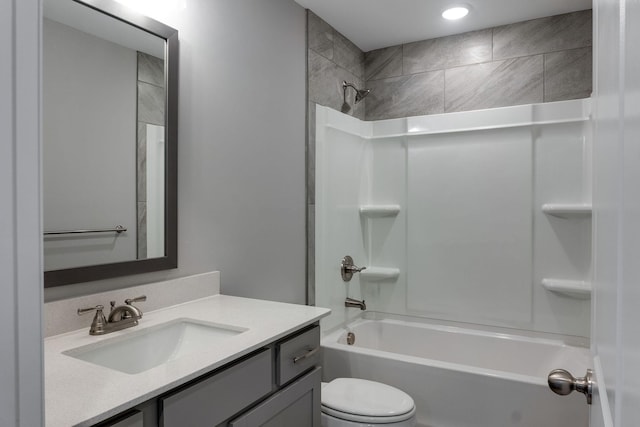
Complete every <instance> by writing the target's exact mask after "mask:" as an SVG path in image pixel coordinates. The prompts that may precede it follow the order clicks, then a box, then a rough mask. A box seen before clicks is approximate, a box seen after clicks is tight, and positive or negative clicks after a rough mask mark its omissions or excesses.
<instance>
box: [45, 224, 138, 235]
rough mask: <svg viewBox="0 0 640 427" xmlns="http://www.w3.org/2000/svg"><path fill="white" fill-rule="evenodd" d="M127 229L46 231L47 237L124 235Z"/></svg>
mask: <svg viewBox="0 0 640 427" xmlns="http://www.w3.org/2000/svg"><path fill="white" fill-rule="evenodd" d="M125 231H127V229H126V228H125V227H123V226H121V225H116V226H115V227H114V228H104V229H99V230H63V231H45V232H44V233H43V234H44V235H45V236H52V235H57V234H85V233H118V234H120V233H123V232H125Z"/></svg>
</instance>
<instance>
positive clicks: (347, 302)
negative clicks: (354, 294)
mask: <svg viewBox="0 0 640 427" xmlns="http://www.w3.org/2000/svg"><path fill="white" fill-rule="evenodd" d="M344 306H345V307H357V308H359V309H360V310H366V309H367V305H366V304H365V303H364V300H362V301H360V300H357V299H353V298H347V299H346V300H345V302H344Z"/></svg>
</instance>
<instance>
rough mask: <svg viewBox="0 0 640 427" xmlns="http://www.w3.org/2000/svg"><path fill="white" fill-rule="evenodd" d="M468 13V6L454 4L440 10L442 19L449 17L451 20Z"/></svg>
mask: <svg viewBox="0 0 640 427" xmlns="http://www.w3.org/2000/svg"><path fill="white" fill-rule="evenodd" d="M468 13H469V8H468V7H466V6H454V7H450V8H449V9H446V10H445V11H444V12H442V17H443V18H444V19H449V20H451V21H453V20H455V19H460V18H464V17H465V16H467V14H468Z"/></svg>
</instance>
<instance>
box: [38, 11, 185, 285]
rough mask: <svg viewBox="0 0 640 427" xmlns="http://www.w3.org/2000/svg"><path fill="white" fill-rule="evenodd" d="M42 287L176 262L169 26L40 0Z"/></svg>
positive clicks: (173, 33) (173, 50)
mask: <svg viewBox="0 0 640 427" xmlns="http://www.w3.org/2000/svg"><path fill="white" fill-rule="evenodd" d="M42 93H43V105H44V107H43V160H42V164H43V165H42V177H43V225H44V236H43V238H44V270H45V271H44V283H45V287H53V286H60V285H65V284H70V283H81V282H88V281H93V280H99V279H106V278H111V277H117V276H125V275H131V274H139V273H146V272H151V271H157V270H166V269H171V268H176V267H177V265H178V263H177V236H178V232H177V144H178V128H177V124H178V110H177V107H178V32H177V30H175V29H173V28H171V27H168V26H166V25H164V24H162V23H160V22H157V21H155V20H153V19H151V18H148V17H146V16H143V15H140V14H138V13H136V12H133V11H131V10H129V9H128V8H126V7H125V6H123V5H121V4H120V3H117V2H115V1H111V0H44V19H43V82H42Z"/></svg>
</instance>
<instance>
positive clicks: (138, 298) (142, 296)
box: [124, 295, 147, 305]
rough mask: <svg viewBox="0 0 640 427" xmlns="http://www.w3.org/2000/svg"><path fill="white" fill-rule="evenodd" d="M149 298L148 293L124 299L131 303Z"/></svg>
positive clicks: (126, 302)
mask: <svg viewBox="0 0 640 427" xmlns="http://www.w3.org/2000/svg"><path fill="white" fill-rule="evenodd" d="M146 300H147V296H146V295H140V296H139V297H135V298H127V299H126V300H124V303H125V304H127V305H131V303H134V302H142V301H146Z"/></svg>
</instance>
